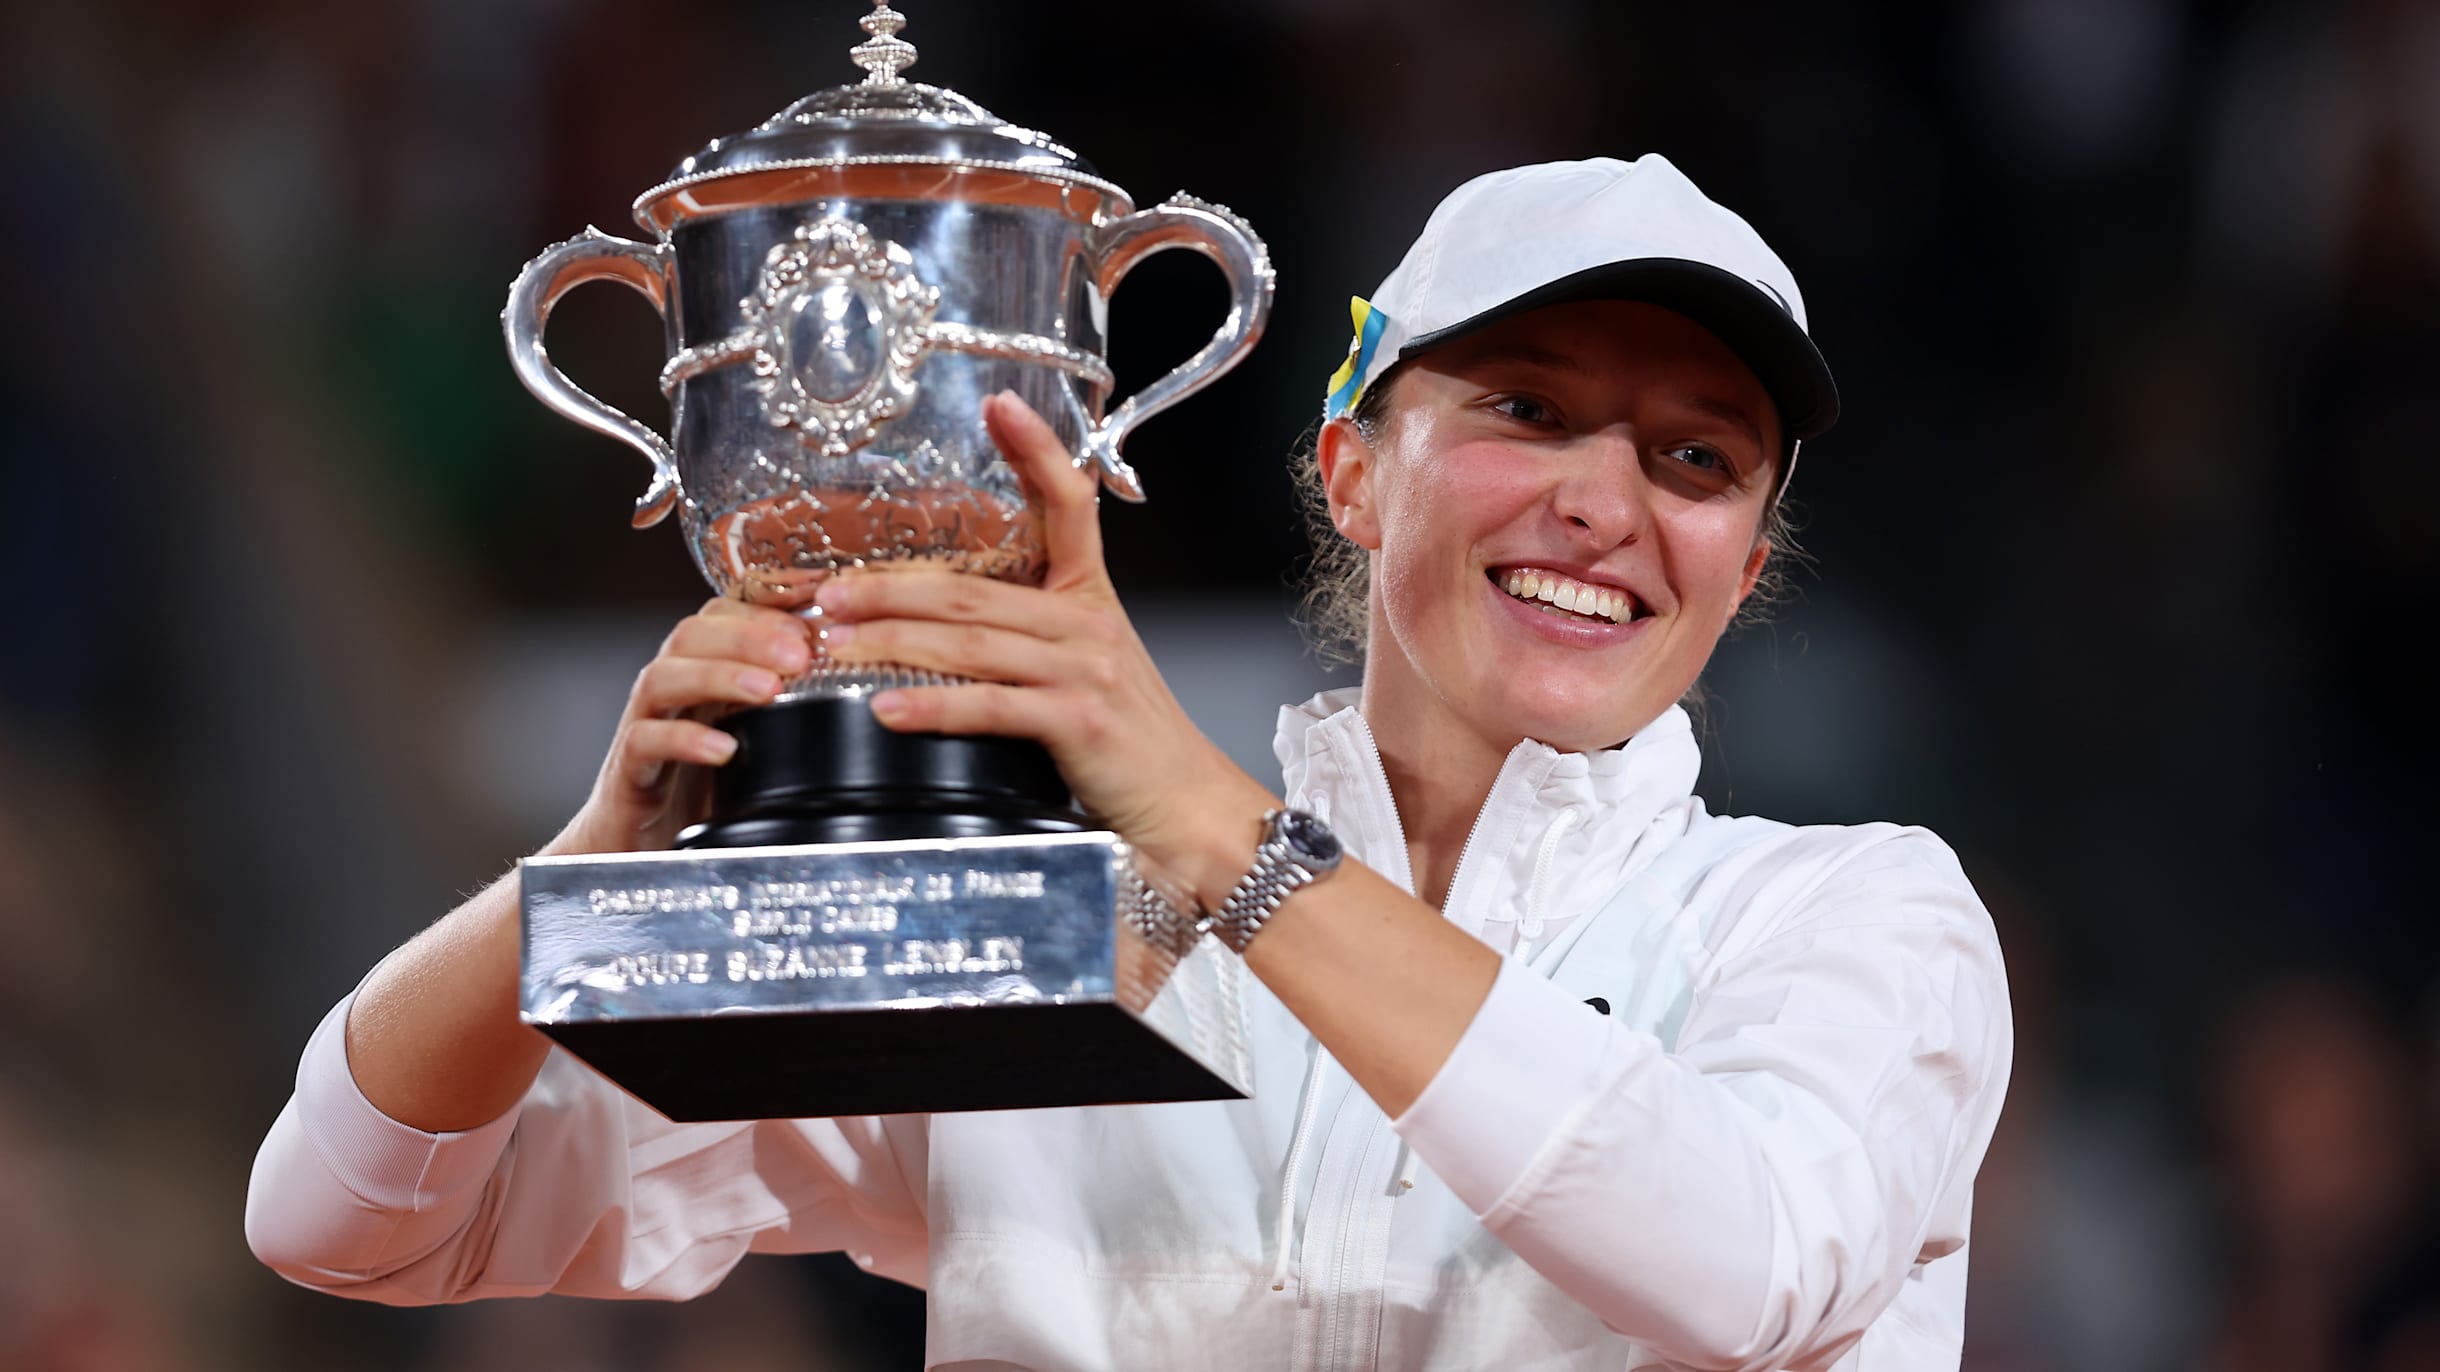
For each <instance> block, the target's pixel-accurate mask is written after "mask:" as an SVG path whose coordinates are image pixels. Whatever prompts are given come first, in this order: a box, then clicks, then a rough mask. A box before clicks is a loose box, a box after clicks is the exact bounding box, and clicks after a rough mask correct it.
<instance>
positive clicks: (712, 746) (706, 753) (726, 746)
mask: <svg viewBox="0 0 2440 1372" xmlns="http://www.w3.org/2000/svg"><path fill="white" fill-rule="evenodd" d="M702 756H703V760H704V761H705V762H708V763H710V764H711V765H713V766H714V767H717V766H719V765H720V764H721V763H723V762H726V761H728V760H729V759H730V758H733V757H735V756H737V736H736V735H735V734H727V733H715V734H713V735H712V736H711V737H710V738H707V739H705V740H704V741H703V754H702Z"/></svg>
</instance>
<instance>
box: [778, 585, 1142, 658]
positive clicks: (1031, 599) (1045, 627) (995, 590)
mask: <svg viewBox="0 0 2440 1372" xmlns="http://www.w3.org/2000/svg"><path fill="white" fill-rule="evenodd" d="M821 604H822V626H821V627H822V631H823V633H824V635H825V638H824V642H825V643H831V642H836V641H838V638H839V632H840V630H841V629H842V628H843V627H845V626H844V624H843V622H842V621H859V622H861V621H865V620H874V619H933V620H941V621H944V622H950V623H980V624H996V625H998V626H1000V627H1001V628H1004V629H1013V630H1015V631H1016V632H1018V633H1021V634H1031V635H1033V636H1034V637H1035V638H1045V639H1063V638H1072V637H1074V636H1076V635H1077V634H1079V633H1082V632H1083V631H1084V630H1085V628H1086V622H1087V621H1088V620H1089V619H1090V618H1091V617H1092V614H1093V611H1092V610H1090V609H1089V608H1087V607H1085V606H1082V605H1079V604H1076V603H1075V602H1074V601H1073V600H1071V599H1069V598H1067V597H1064V596H1059V595H1056V594H1053V593H1051V592H1048V591H1045V590H1043V589H1041V588H1040V587H1036V586H1014V585H1010V584H1009V583H1008V582H1005V581H994V580H992V579H991V578H990V577H987V576H967V575H963V574H960V573H957V572H891V573H887V574H874V573H869V572H861V573H857V574H855V575H852V576H842V577H838V578H836V579H835V580H833V581H832V582H831V583H830V584H829V585H828V586H825V587H823V588H822V601H821Z"/></svg>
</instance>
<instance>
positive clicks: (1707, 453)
mask: <svg viewBox="0 0 2440 1372" xmlns="http://www.w3.org/2000/svg"><path fill="white" fill-rule="evenodd" d="M1663 455H1664V456H1666V457H1671V458H1674V459H1676V460H1677V461H1679V462H1681V463H1683V464H1685V465H1686V466H1689V467H1692V468H1695V469H1696V470H1697V471H1705V472H1720V473H1723V474H1726V473H1728V472H1729V471H1730V470H1731V469H1730V467H1729V465H1728V459H1727V458H1725V457H1722V456H1720V453H1719V450H1718V449H1716V448H1709V447H1705V446H1704V445H1703V444H1700V443H1687V444H1682V445H1680V446H1678V447H1675V448H1669V449H1665V450H1664V451H1663Z"/></svg>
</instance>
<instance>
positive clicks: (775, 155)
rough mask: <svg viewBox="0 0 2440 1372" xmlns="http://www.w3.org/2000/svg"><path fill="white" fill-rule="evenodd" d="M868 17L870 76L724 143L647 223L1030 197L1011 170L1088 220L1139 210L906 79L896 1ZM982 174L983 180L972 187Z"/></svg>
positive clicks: (697, 163) (1027, 142) (641, 199)
mask: <svg viewBox="0 0 2440 1372" xmlns="http://www.w3.org/2000/svg"><path fill="white" fill-rule="evenodd" d="M859 22H860V24H861V26H862V27H863V29H864V31H865V32H866V33H867V34H870V35H871V37H870V38H868V39H867V40H866V41H864V42H862V43H858V44H857V45H856V46H855V47H853V48H851V49H850V50H849V52H850V54H851V55H852V56H853V57H854V59H855V62H856V65H858V66H860V67H862V68H864V79H863V80H862V81H860V82H857V83H855V84H852V85H845V86H833V87H831V88H830V89H828V90H821V91H815V92H814V93H813V94H811V95H808V96H806V97H805V98H804V99H802V100H799V101H797V102H796V103H795V104H792V105H790V106H788V107H787V108H786V109H784V110H781V111H780V112H779V113H777V114H775V115H772V116H771V117H770V118H769V119H766V120H764V121H763V122H762V123H760V124H758V125H756V126H755V127H753V128H751V129H748V130H747V131H745V132H744V133H740V134H732V135H729V136H728V137H725V138H715V139H713V140H712V141H711V142H710V143H708V144H705V145H704V147H703V148H702V150H701V151H699V152H697V153H696V154H695V155H694V156H692V157H689V158H687V159H686V160H685V161H683V162H680V163H679V164H678V165H677V167H676V169H675V170H673V171H672V172H671V173H670V175H669V179H668V180H666V181H664V182H663V183H661V184H660V185H658V186H655V187H653V188H652V189H651V190H648V191H646V192H644V193H643V194H642V195H640V196H638V197H636V202H635V217H636V221H637V222H638V223H640V224H642V225H643V226H644V227H645V228H647V229H651V230H652V231H654V232H655V233H661V234H667V233H668V232H669V231H670V230H671V229H673V228H675V227H676V226H677V225H678V224H680V223H682V222H684V221H686V220H689V219H693V218H697V217H700V216H702V215H706V214H717V213H721V212H724V211H729V210H738V209H746V208H750V207H753V206H757V205H768V204H774V203H780V202H786V201H794V200H804V199H811V198H814V197H816V196H821V195H862V196H875V197H880V198H920V199H950V200H965V199H978V198H987V199H991V200H994V201H1001V202H1006V201H1009V200H1011V199H1018V200H1022V199H1025V198H1028V197H1026V196H1024V195H1023V194H1015V195H1012V194H1011V193H1010V191H1011V188H1010V187H1009V186H1007V185H1006V184H1004V183H1005V182H1006V179H1007V178H1008V177H1009V176H1011V175H1013V176H1015V177H1018V178H1021V179H1022V180H1024V181H1032V182H1037V183H1041V184H1040V186H1039V188H1038V189H1039V190H1040V191H1041V192H1044V193H1047V194H1048V195H1049V196H1051V197H1053V198H1055V199H1056V200H1057V202H1058V203H1060V204H1061V205H1062V206H1063V207H1066V208H1068V209H1070V210H1071V211H1072V212H1075V213H1078V214H1080V215H1083V216H1085V217H1091V218H1099V217H1103V216H1115V215H1122V214H1127V213H1130V212H1132V211H1133V210H1134V208H1135V205H1134V202H1133V201H1132V200H1130V199H1129V198H1128V196H1127V193H1126V192H1125V191H1123V190H1120V189H1119V188H1118V187H1117V186H1114V185H1112V184H1111V183H1109V182H1107V181H1105V180H1103V179H1102V178H1101V176H1100V174H1099V173H1097V172H1096V171H1094V170H1093V167H1092V165H1091V164H1090V163H1088V162H1086V161H1085V160H1084V159H1083V158H1081V157H1079V156H1077V155H1076V154H1075V152H1074V151H1072V150H1070V149H1068V148H1066V147H1063V146H1061V145H1060V144H1058V143H1056V142H1054V141H1052V140H1051V138H1050V137H1049V136H1047V135H1045V134H1042V133H1038V132H1036V131H1034V130H1032V129H1028V128H1021V127H1019V126H1017V125H1014V124H1010V123H1008V122H1006V121H1005V120H1003V119H1001V118H1000V117H999V116H998V115H996V114H993V113H992V112H991V111H989V110H987V109H984V108H983V107H982V106H981V105H978V104H976V103H975V102H973V101H972V100H969V99H967V98H966V97H965V96H962V95H960V94H958V93H957V92H956V91H952V90H944V89H942V88H941V87H939V86H927V85H923V84H921V83H919V82H913V81H907V80H904V79H903V78H901V77H900V75H899V73H900V72H903V71H904V70H906V69H907V68H908V67H911V66H913V65H915V45H914V44H912V43H909V42H908V41H906V40H905V39H903V38H900V37H899V36H898V33H899V30H901V29H902V28H904V27H905V26H906V16H905V15H902V14H900V13H898V12H897V11H896V10H894V9H891V8H890V0H873V12H872V13H871V14H868V15H866V16H864V18H863V19H862V20H861V21H859ZM943 171H946V172H948V173H950V175H948V176H943V175H941V173H942V172H943ZM978 176H979V177H980V178H982V181H983V184H978V185H974V186H971V187H968V186H963V185H961V183H962V182H965V181H967V180H969V179H972V178H975V177H978Z"/></svg>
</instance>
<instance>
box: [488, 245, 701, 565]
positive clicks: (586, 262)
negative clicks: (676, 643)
mask: <svg viewBox="0 0 2440 1372" xmlns="http://www.w3.org/2000/svg"><path fill="white" fill-rule="evenodd" d="M604 277H607V278H608V279H610V280H612V281H617V282H620V283H622V284H624V285H626V286H628V287H629V288H631V289H633V290H634V291H635V292H636V293H637V294H638V295H641V296H643V297H644V298H645V299H647V300H650V301H651V302H652V307H653V308H654V309H655V310H657V311H659V312H660V314H661V317H662V319H663V320H667V319H668V317H669V248H668V247H667V246H666V245H663V244H645V243H633V242H629V241H628V240H627V239H624V238H612V237H611V236H610V235H608V234H606V233H603V232H602V231H601V230H599V229H596V228H587V229H586V230H585V231H584V232H583V233H581V234H579V235H577V236H576V237H574V238H571V239H569V240H568V241H567V242H565V243H560V244H556V245H554V246H552V247H550V248H548V249H546V250H544V252H543V254H542V255H541V256H540V257H537V258H535V259H534V260H533V261H531V262H528V263H526V264H525V270H523V271H521V272H518V273H517V280H516V282H515V284H513V285H511V286H510V287H509V288H508V308H506V309H504V310H502V311H501V312H500V328H501V330H502V331H503V332H505V333H506V334H507V335H508V360H509V361H510V363H511V364H513V365H514V366H515V367H516V369H517V379H518V380H519V381H522V382H524V383H525V388H526V389H527V390H529V391H532V392H533V393H534V394H535V395H536V396H537V397H539V398H540V399H541V401H542V403H543V404H545V405H548V406H550V407H551V408H552V409H554V410H557V411H558V412H559V413H561V414H562V415H565V416H567V417H568V418H570V419H573V420H575V421H576V422H577V423H579V424H582V425H584V426H585V427H586V428H588V429H591V430H593V431H594V432H595V433H598V434H602V435H605V436H607V437H610V438H615V439H617V440H618V441H619V442H621V443H624V444H626V445H627V446H628V447H630V448H633V449H635V450H636V451H637V452H640V453H642V454H643V455H644V456H645V457H647V458H649V459H650V460H651V462H652V485H651V486H649V487H647V488H646V489H645V491H644V494H643V495H641V496H639V497H637V499H636V502H635V527H637V528H639V529H642V528H647V527H649V526H651V525H654V524H658V523H660V522H661V520H662V518H663V517H664V516H666V515H667V514H668V513H669V510H670V507H671V506H672V505H675V504H676V503H677V499H678V459H677V454H676V453H675V452H673V451H672V450H671V448H670V446H669V440H668V439H666V438H663V437H661V436H660V435H659V434H657V433H654V432H653V431H652V430H651V429H649V428H647V427H645V426H644V424H642V423H641V422H640V421H638V420H636V419H633V418H631V417H629V416H628V415H626V414H624V413H622V412H621V411H619V410H618V409H616V408H614V407H612V406H609V405H605V404H603V403H602V402H601V401H599V400H596V399H594V398H593V396H592V394H591V393H590V392H588V391H586V390H585V388H584V387H582V386H579V385H577V384H576V383H575V382H573V381H570V380H568V378H567V375H566V374H565V373H563V372H561V371H560V370H559V369H558V368H557V367H554V366H552V365H551V355H550V353H549V352H548V351H546V350H545V349H544V348H543V346H542V330H543V326H544V325H546V324H548V323H549V322H550V319H551V307H552V306H553V305H556V304H558V303H559V297H561V296H563V295H565V294H567V293H568V292H569V291H571V290H573V289H575V288H576V287H578V286H581V285H583V284H584V283H585V282H587V281H593V280H598V279H601V278H604Z"/></svg>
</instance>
